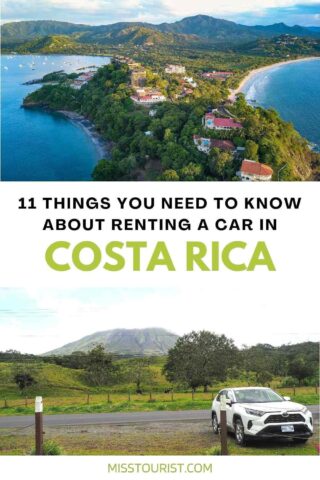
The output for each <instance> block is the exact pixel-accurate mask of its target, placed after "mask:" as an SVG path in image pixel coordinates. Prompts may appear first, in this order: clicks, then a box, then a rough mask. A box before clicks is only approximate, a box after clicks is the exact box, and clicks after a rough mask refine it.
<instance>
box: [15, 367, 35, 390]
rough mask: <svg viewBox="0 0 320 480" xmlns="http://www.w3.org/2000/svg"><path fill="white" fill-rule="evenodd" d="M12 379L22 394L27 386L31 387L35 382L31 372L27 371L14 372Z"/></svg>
mask: <svg viewBox="0 0 320 480" xmlns="http://www.w3.org/2000/svg"><path fill="white" fill-rule="evenodd" d="M14 381H15V383H16V384H17V386H18V388H19V390H20V392H21V394H23V393H24V392H25V391H26V389H27V388H28V387H32V386H33V385H35V384H36V383H37V381H36V380H35V378H34V377H33V376H32V375H31V373H29V372H27V371H24V372H20V373H16V374H15V376H14Z"/></svg>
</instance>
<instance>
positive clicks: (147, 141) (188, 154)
mask: <svg viewBox="0 0 320 480" xmlns="http://www.w3.org/2000/svg"><path fill="white" fill-rule="evenodd" d="M147 81H148V85H150V86H152V87H157V88H158V89H159V90H160V91H162V92H164V93H165V94H166V95H168V96H169V98H172V99H173V101H170V102H169V101H168V102H165V103H163V104H161V105H159V106H157V110H156V115H155V116H154V117H150V116H149V112H148V110H147V109H145V108H143V107H140V108H139V107H136V106H135V105H134V103H133V102H132V100H131V98H130V96H131V95H132V90H131V88H130V86H129V70H128V67H127V66H126V65H116V64H110V65H108V66H106V67H103V68H100V69H99V70H98V72H97V74H96V75H95V77H94V78H93V79H92V80H91V81H90V82H89V83H88V85H86V86H85V87H84V88H82V89H81V90H79V91H74V90H73V89H72V88H70V87H68V86H67V85H65V84H61V85H60V86H48V85H46V86H44V87H42V88H41V89H40V90H38V91H36V92H33V93H31V94H30V95H29V96H28V97H27V98H26V99H25V101H24V105H25V106H29V105H40V106H47V107H49V108H52V109H57V110H75V111H77V112H79V113H81V114H84V115H85V116H87V117H88V118H90V119H91V120H92V121H93V122H94V124H95V125H96V127H97V128H98V130H99V131H100V132H101V133H102V135H103V136H104V137H105V138H106V139H108V140H111V141H112V142H114V144H115V146H114V148H113V150H112V158H111V160H110V159H108V160H101V161H100V162H99V164H98V165H97V166H96V168H95V170H94V172H93V178H94V179H95V180H138V179H140V180H143V179H146V180H190V181H192V180H235V179H237V177H236V172H237V171H238V170H239V167H240V163H241V159H239V158H238V157H235V158H232V157H230V156H228V155H225V154H224V155H222V156H218V157H217V156H216V152H214V151H213V154H212V155H209V156H207V155H205V154H203V153H201V152H199V151H198V150H197V149H196V147H195V145H194V144H193V134H203V135H206V136H208V135H209V136H212V137H213V138H220V137H221V133H219V132H215V131H211V132H208V131H204V130H203V128H202V117H203V115H204V114H205V112H207V111H208V110H209V109H212V108H218V107H219V106H220V105H221V103H223V102H224V101H225V100H226V98H227V95H228V89H227V88H226V85H224V84H221V83H216V82H206V81H203V80H201V79H200V78H199V79H197V81H198V88H197V89H195V90H194V92H193V95H190V96H189V97H187V98H186V99H184V100H181V101H174V96H175V92H176V91H178V88H179V83H178V82H176V81H175V79H171V78H168V77H165V76H164V75H163V73H160V72H159V73H157V74H156V73H153V72H152V71H150V72H149V74H148V76H147ZM228 108H229V110H230V111H231V112H232V113H233V114H234V115H235V117H236V118H238V119H239V120H240V121H241V122H242V124H243V126H244V128H243V129H242V131H241V132H237V131H235V132H223V137H224V138H229V139H231V140H232V141H233V142H234V144H235V145H237V146H244V147H245V148H246V152H248V153H247V154H248V155H250V156H249V157H248V158H251V159H252V160H259V161H261V162H264V163H267V164H268V165H270V166H271V167H272V168H273V170H274V172H275V175H277V173H276V172H278V171H279V170H280V168H282V167H284V166H285V168H283V169H282V170H283V173H282V176H281V180H307V179H309V178H310V177H311V173H312V170H311V168H312V162H314V161H315V159H316V158H317V156H316V154H314V153H312V152H311V151H310V149H309V148H308V144H307V142H306V140H304V139H303V138H302V137H301V136H300V135H299V134H298V133H297V132H296V131H295V130H294V128H293V126H292V125H291V124H289V123H287V122H285V121H283V120H282V119H281V118H280V117H279V115H278V114H277V113H276V112H275V111H273V110H264V109H262V108H253V107H250V106H249V105H247V104H246V102H245V100H244V98H243V97H242V96H240V97H239V99H238V101H237V102H236V103H235V104H234V105H233V106H229V107H228ZM146 131H151V132H152V136H146V135H145V132H146ZM213 150H214V149H213Z"/></svg>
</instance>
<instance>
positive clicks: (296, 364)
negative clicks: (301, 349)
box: [288, 357, 314, 385]
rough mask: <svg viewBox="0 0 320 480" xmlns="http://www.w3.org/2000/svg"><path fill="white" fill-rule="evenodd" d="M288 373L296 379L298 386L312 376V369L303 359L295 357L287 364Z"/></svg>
mask: <svg viewBox="0 0 320 480" xmlns="http://www.w3.org/2000/svg"><path fill="white" fill-rule="evenodd" d="M288 373H289V375H291V376H292V377H294V378H297V379H298V382H299V385H301V383H302V381H303V380H305V379H306V378H308V377H310V376H312V375H313V374H314V368H313V365H312V364H311V363H308V362H307V361H306V359H305V358H303V357H297V358H294V359H292V360H291V362H290V363H289V368H288Z"/></svg>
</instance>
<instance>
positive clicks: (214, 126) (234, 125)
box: [203, 113, 243, 130]
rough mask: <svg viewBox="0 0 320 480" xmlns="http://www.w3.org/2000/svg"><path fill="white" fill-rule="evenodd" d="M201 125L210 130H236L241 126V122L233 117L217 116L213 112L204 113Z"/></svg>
mask: <svg viewBox="0 0 320 480" xmlns="http://www.w3.org/2000/svg"><path fill="white" fill-rule="evenodd" d="M203 125H204V127H205V128H209V129H210V130H237V129H241V128H243V126H242V124H241V123H239V122H236V121H235V120H234V119H233V118H217V117H216V116H215V115H214V114H213V113H206V114H205V116H204V117H203Z"/></svg>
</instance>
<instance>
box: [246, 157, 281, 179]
mask: <svg viewBox="0 0 320 480" xmlns="http://www.w3.org/2000/svg"><path fill="white" fill-rule="evenodd" d="M237 175H238V176H239V177H240V178H241V180H242V181H244V182H248V181H249V182H250V181H251V182H270V180H271V179H272V175H273V170H272V168H271V167H269V165H266V164H264V163H259V162H255V161H254V160H248V159H247V158H245V159H244V160H243V161H242V164H241V168H240V171H239V172H238V173H237Z"/></svg>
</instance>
